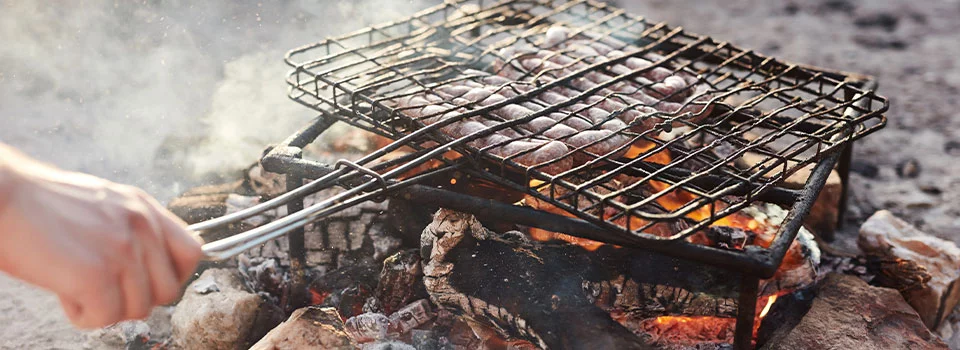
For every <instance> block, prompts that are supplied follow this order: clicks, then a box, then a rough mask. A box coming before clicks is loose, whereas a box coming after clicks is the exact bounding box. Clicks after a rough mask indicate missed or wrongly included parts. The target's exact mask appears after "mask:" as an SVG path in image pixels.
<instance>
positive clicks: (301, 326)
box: [250, 306, 356, 350]
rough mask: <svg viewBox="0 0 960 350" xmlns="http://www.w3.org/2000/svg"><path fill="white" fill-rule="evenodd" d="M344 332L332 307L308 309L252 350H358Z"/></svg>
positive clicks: (297, 313)
mask: <svg viewBox="0 0 960 350" xmlns="http://www.w3.org/2000/svg"><path fill="white" fill-rule="evenodd" d="M355 348H356V344H354V343H353V342H352V341H351V340H350V337H348V336H347V333H346V332H344V329H343V321H341V320H340V314H338V313H337V310H336V309H334V308H332V307H326V308H321V307H317V306H308V307H305V308H302V309H298V310H297V311H294V312H293V314H292V315H290V318H289V319H288V320H287V321H286V322H284V323H281V324H280V325H279V326H277V328H274V329H273V330H272V331H270V333H267V335H266V336H264V337H263V339H260V341H259V342H257V343H256V344H254V345H253V347H251V348H250V349H251V350H287V349H290V350H293V349H355Z"/></svg>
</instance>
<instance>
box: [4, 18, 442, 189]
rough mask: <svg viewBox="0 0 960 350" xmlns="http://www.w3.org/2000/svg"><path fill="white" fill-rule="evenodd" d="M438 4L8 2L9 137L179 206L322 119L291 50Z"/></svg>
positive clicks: (6, 77)
mask: <svg viewBox="0 0 960 350" xmlns="http://www.w3.org/2000/svg"><path fill="white" fill-rule="evenodd" d="M436 2H438V1H428V0H416V1H390V0H355V1H307V0H288V1H270V2H262V3H257V2H247V1H243V2H233V1H225V0H220V1H203V2H193V1H149V2H146V1H144V2H131V1H69V2H67V1H62V2H39V1H37V2H34V1H5V0H0V43H2V44H0V141H2V142H4V143H8V144H11V145H13V146H15V147H18V148H20V149H21V150H23V151H25V152H27V153H28V154H30V155H32V156H34V157H37V158H39V159H42V160H45V161H48V162H51V163H54V164H56V165H58V166H61V167H64V168H67V169H72V170H78V171H84V172H88V173H92V174H94V175H98V176H103V177H106V178H109V179H112V180H115V181H119V182H123V183H129V184H133V185H137V186H140V187H143V188H145V189H146V190H147V191H148V192H151V193H153V194H155V195H157V196H158V197H160V198H161V199H169V198H171V197H172V196H174V195H176V194H177V193H179V192H181V191H183V190H185V189H187V188H188V187H189V186H194V185H197V184H199V183H202V181H204V179H210V178H211V176H210V174H225V173H229V171H230V170H236V169H239V168H242V167H244V166H246V165H249V164H251V163H252V162H254V161H255V160H256V159H257V157H258V156H259V155H260V151H261V150H262V149H263V148H264V147H265V146H266V145H268V144H269V143H273V142H278V141H280V140H282V139H283V138H284V137H286V136H287V135H288V134H290V133H292V132H293V131H294V130H296V129H297V128H299V127H300V126H301V125H303V124H304V123H305V122H306V121H307V120H309V119H310V118H311V117H312V116H313V115H314V114H313V113H312V112H310V111H309V110H308V109H307V108H305V107H302V106H300V105H299V104H297V103H295V102H292V101H290V100H288V99H287V98H286V86H285V83H284V78H285V75H286V72H287V70H288V67H287V66H286V65H285V64H284V63H283V62H282V58H283V54H284V53H285V52H286V51H287V50H289V49H292V48H294V47H297V46H301V45H304V44H308V43H311V42H315V41H318V40H321V39H323V38H325V37H327V36H335V35H339V34H344V33H348V32H352V31H354V30H357V29H359V28H362V27H364V26H368V25H372V24H376V23H380V22H384V21H388V20H394V19H398V18H401V17H404V16H408V15H410V14H412V13H414V12H416V11H419V10H420V9H424V8H426V7H428V6H430V5H432V4H434V3H436Z"/></svg>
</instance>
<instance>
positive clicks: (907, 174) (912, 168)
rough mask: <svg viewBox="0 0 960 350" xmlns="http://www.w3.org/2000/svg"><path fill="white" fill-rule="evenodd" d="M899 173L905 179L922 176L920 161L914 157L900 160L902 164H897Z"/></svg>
mask: <svg viewBox="0 0 960 350" xmlns="http://www.w3.org/2000/svg"><path fill="white" fill-rule="evenodd" d="M897 175H899V176H900V177H901V178H905V179H913V178H916V177H917V176H920V163H919V162H917V160H916V159H913V158H910V159H907V160H905V161H903V162H900V164H897Z"/></svg>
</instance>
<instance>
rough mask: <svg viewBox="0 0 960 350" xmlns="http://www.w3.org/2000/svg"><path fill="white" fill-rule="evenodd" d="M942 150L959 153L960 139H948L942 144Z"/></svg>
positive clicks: (955, 154) (952, 153)
mask: <svg viewBox="0 0 960 350" xmlns="http://www.w3.org/2000/svg"><path fill="white" fill-rule="evenodd" d="M943 151H944V152H946V153H947V154H949V155H952V156H957V155H960V141H948V142H947V143H945V144H943Z"/></svg>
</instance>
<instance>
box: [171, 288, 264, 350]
mask: <svg viewBox="0 0 960 350" xmlns="http://www.w3.org/2000/svg"><path fill="white" fill-rule="evenodd" d="M214 285H215V286H214ZM262 303H263V301H262V299H261V298H260V297H259V296H258V295H256V294H253V293H250V292H248V291H246V290H245V289H244V287H243V285H242V282H241V281H240V276H239V274H238V273H237V272H236V270H233V269H208V270H206V271H204V272H203V274H202V275H200V277H199V278H197V280H195V281H193V283H191V284H190V286H189V287H187V289H186V292H185V293H184V295H183V299H182V300H180V303H179V304H177V307H176V309H175V310H174V312H173V318H172V320H171V322H172V326H173V337H174V339H176V340H177V342H178V343H179V345H180V346H181V347H183V348H184V349H224V350H227V349H231V350H232V349H238V348H244V347H246V346H248V345H249V344H247V339H248V335H249V334H250V330H251V329H252V328H253V326H254V324H255V320H256V318H257V314H258V312H259V310H260V306H261V304H262Z"/></svg>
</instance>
